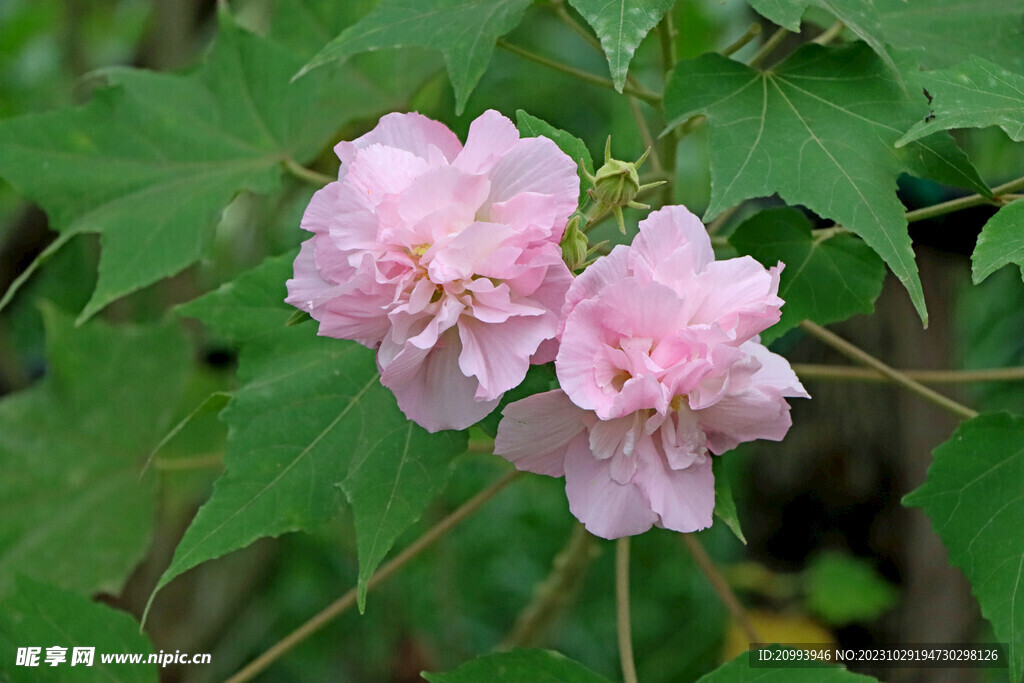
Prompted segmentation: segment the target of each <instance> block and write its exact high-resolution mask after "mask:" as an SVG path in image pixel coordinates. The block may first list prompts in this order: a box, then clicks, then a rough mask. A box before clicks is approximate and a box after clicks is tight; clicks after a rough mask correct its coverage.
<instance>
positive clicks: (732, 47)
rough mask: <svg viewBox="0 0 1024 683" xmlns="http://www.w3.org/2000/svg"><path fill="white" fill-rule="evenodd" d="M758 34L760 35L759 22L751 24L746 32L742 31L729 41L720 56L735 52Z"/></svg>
mask: <svg viewBox="0 0 1024 683" xmlns="http://www.w3.org/2000/svg"><path fill="white" fill-rule="evenodd" d="M759 35H761V24H751V25H750V28H748V29H747V32H746V33H744V34H743V35H742V36H740V37H739V38H737V39H736V40H734V41H733V42H732V43H730V44H729V45H728V46H726V47H725V48H724V49H723V50H722V56H723V57H728V56H729V55H734V54H736V53H737V52H739V51H740V50H742V49H743V48H744V47H746V46H747V44H748V43H749V42H750V41H752V40H753V39H754V38H757V37H758V36H759Z"/></svg>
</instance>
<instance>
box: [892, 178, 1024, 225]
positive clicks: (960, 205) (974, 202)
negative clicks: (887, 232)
mask: <svg viewBox="0 0 1024 683" xmlns="http://www.w3.org/2000/svg"><path fill="white" fill-rule="evenodd" d="M1022 188H1024V178H1017V179H1016V180H1011V181H1010V182H1008V183H1003V184H1002V185H999V186H998V187H993V188H992V197H986V196H985V195H982V194H972V195H968V196H967V197H958V198H956V199H951V200H949V201H948V202H942V203H941V204H935V205H934V206H926V207H924V208H923V209H915V210H913V211H908V212H907V222H908V223H913V222H914V221H923V220H927V219H929V218H935V217H936V216H942V215H943V214H947V213H953V212H954V211H959V210H960V209H968V208H970V207H972V206H979V205H981V204H997V205H998V204H999V202H1000V200H1001V199H1002V198H1003V195H1010V194H1013V193H1014V192H1016V191H1017V190H1020V189H1022Z"/></svg>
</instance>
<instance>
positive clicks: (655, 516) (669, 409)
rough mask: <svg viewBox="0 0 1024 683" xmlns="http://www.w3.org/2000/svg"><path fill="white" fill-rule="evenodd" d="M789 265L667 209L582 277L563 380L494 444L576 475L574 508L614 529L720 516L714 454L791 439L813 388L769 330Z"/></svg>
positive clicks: (683, 524) (561, 365)
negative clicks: (763, 337)
mask: <svg viewBox="0 0 1024 683" xmlns="http://www.w3.org/2000/svg"><path fill="white" fill-rule="evenodd" d="M782 267H783V266H782V264H781V263H780V264H779V265H777V266H775V267H774V268H771V269H767V270H766V269H765V268H764V267H763V266H761V265H760V264H759V263H757V261H755V260H754V259H752V258H750V257H744V258H737V259H730V260H726V261H715V260H714V252H713V251H712V249H711V241H710V239H709V238H708V235H707V232H706V231H705V229H704V226H703V225H702V224H701V222H700V220H699V219H697V217H696V216H694V215H693V214H691V213H690V212H689V211H687V210H686V209H685V208H683V207H681V206H668V207H665V208H663V209H661V210H659V211H656V212H654V213H652V214H650V216H648V218H647V219H645V220H643V221H641V222H640V233H639V234H638V235H637V237H636V239H635V240H634V241H633V244H632V246H630V247H628V248H627V247H625V246H621V245H620V246H617V247H615V249H614V250H612V252H611V254H609V255H608V256H607V257H606V258H603V259H600V260H599V261H598V262H596V263H595V264H594V265H592V266H591V267H590V268H588V269H587V270H586V271H584V273H583V274H582V275H580V277H578V278H577V279H576V280H575V282H573V284H572V287H570V289H569V292H568V294H567V297H566V303H565V307H564V308H563V310H562V315H563V318H564V320H563V322H562V323H561V329H560V331H559V339H560V344H561V345H560V348H559V351H558V356H557V358H556V359H555V369H556V371H557V374H558V380H559V384H560V385H561V387H562V388H561V389H557V390H555V391H549V392H546V393H542V394H536V395H534V396H530V397H528V398H525V399H523V400H521V401H516V402H515V403H512V404H511V405H509V406H508V407H506V408H505V410H504V412H503V416H504V418H503V419H502V421H501V423H500V425H499V427H498V435H497V438H496V440H495V453H497V454H499V455H502V456H503V457H505V458H506V459H508V460H510V461H512V462H513V463H515V465H516V467H517V468H518V469H521V470H528V471H531V472H537V473H539V474H547V475H550V476H554V477H560V476H564V477H565V488H566V493H567V495H568V498H569V507H570V510H571V511H572V513H573V514H574V515H575V516H576V517H577V518H579V519H580V520H581V521H582V522H584V523H585V524H586V527H587V529H588V530H590V531H591V533H594V534H596V535H598V536H602V537H605V538H617V537H619V536H628V535H632V534H639V533H642V532H644V531H646V530H647V529H649V528H650V527H651V526H652V525H654V524H657V525H658V526H663V527H665V528H668V529H674V530H676V531H684V532H686V531H696V530H697V529H702V528H705V527H708V526H710V525H711V516H712V512H713V510H714V505H715V490H714V477H713V475H712V472H711V454H715V455H718V454H721V453H723V452H725V451H727V450H729V449H731V448H734V447H735V446H736V445H737V444H739V443H741V442H744V441H750V440H753V439H770V440H773V441H778V440H780V439H782V437H783V436H785V434H786V432H787V431H788V429H789V427H790V424H791V421H790V417H789V404H788V403H787V402H786V401H785V397H795V396H801V397H807V392H806V391H804V388H803V386H801V384H800V381H799V380H798V379H797V377H796V375H795V374H794V373H793V370H792V369H791V368H790V367H789V363H788V362H786V360H785V359H784V358H782V357H781V356H778V355H776V354H773V353H771V352H770V351H768V349H766V348H765V347H764V346H763V345H762V344H761V343H760V342H759V339H758V337H757V335H758V334H759V333H760V332H762V331H763V330H765V329H766V328H768V327H770V326H771V325H773V324H774V323H776V322H778V320H779V316H780V310H779V309H780V307H781V306H782V303H783V302H782V300H781V299H779V297H778V296H777V292H778V287H779V273H780V271H781V270H782Z"/></svg>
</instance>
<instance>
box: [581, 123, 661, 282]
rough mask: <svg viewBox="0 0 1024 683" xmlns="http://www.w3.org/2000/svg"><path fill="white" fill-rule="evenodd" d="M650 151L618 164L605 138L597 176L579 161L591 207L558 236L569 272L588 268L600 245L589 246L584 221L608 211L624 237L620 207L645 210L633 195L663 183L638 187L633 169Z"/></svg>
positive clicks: (641, 162) (637, 179)
mask: <svg viewBox="0 0 1024 683" xmlns="http://www.w3.org/2000/svg"><path fill="white" fill-rule="evenodd" d="M650 152H651V150H650V149H648V150H647V151H645V152H644V153H643V154H642V155H641V156H640V158H639V159H637V160H636V161H633V162H629V161H620V160H619V159H613V158H612V139H611V137H610V136H609V137H608V140H607V141H606V142H605V145H604V165H603V166H601V168H599V169H597V173H596V174H593V175H591V173H590V172H589V171H587V168H586V166H584V164H583V160H582V159H580V161H579V166H580V172H581V173H582V174H583V177H584V178H586V180H587V181H588V182H589V183H590V185H591V187H590V189H588V190H587V194H588V195H589V196H590V198H591V199H592V200H593V201H594V206H593V207H592V209H591V210H589V211H588V212H587V214H581V213H576V214H574V215H573V217H572V218H571V219H570V220H569V223H568V224H567V225H566V226H565V233H564V234H563V235H562V241H561V247H562V259H563V260H564V261H565V263H566V265H568V266H569V270H572V271H578V270H581V269H583V268H585V267H586V266H587V265H588V263H589V262H588V259H589V258H590V257H591V256H592V255H593V254H594V253H595V252H596V251H597V250H598V249H599V248H600V247H601V246H602V245H603V244H604V242H602V243H600V244H596V245H594V246H590V243H589V242H588V241H587V234H586V233H587V230H588V227H587V225H586V224H587V222H588V221H589V220H593V218H594V217H595V216H601V215H603V214H604V213H605V212H607V211H611V212H612V214H613V215H614V216H615V220H616V221H617V222H618V224H619V230H620V231H621V232H622V234H626V224H625V222H624V221H623V218H622V207H624V206H628V207H630V208H634V209H649V208H651V207H650V206H649V205H647V204H641V203H640V202H638V201H635V199H634V197H636V195H637V193H639V192H642V191H644V190H649V189H651V188H654V187H657V186H658V185H661V184H663V183H665V182H666V181H664V180H658V181H655V182H653V183H646V184H644V185H641V184H640V174H639V173H638V172H637V169H639V168H640V166H642V165H643V163H644V161H646V160H647V155H648V154H650Z"/></svg>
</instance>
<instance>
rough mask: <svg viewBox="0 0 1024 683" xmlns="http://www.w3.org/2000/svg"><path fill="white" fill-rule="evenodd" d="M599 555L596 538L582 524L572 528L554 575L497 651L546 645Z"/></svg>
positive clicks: (553, 565)
mask: <svg viewBox="0 0 1024 683" xmlns="http://www.w3.org/2000/svg"><path fill="white" fill-rule="evenodd" d="M599 554H600V553H599V550H598V548H597V545H596V544H595V543H594V537H593V536H591V535H590V533H588V532H587V530H586V529H585V528H584V527H583V525H582V524H575V525H573V528H572V532H571V533H570V534H569V538H568V540H567V541H566V544H565V547H564V548H562V550H561V552H559V553H558V555H556V556H555V559H554V561H553V562H552V563H551V573H550V574H548V576H547V578H545V579H544V580H543V581H542V582H541V583H539V584H538V585H537V588H536V589H535V590H534V592H533V599H532V600H530V604H528V605H527V606H526V608H525V609H523V611H522V612H520V614H519V616H518V617H517V618H516V623H515V625H514V626H513V627H512V630H511V631H510V632H509V634H508V636H506V637H505V640H504V641H503V642H502V643H501V645H499V646H498V649H499V650H509V649H511V648H514V647H537V646H538V645H540V644H541V643H543V640H544V633H545V632H546V631H547V630H548V628H549V627H550V626H551V624H552V623H553V622H554V621H555V619H557V618H558V615H559V613H561V612H562V610H563V609H565V607H566V605H567V604H568V603H569V601H570V599H571V598H572V596H573V595H574V594H575V593H576V591H577V590H578V589H579V586H580V583H581V579H582V577H583V573H584V572H585V571H586V569H587V567H588V566H589V565H590V563H591V562H592V561H593V559H594V558H595V557H597V556H598V555H599Z"/></svg>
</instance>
